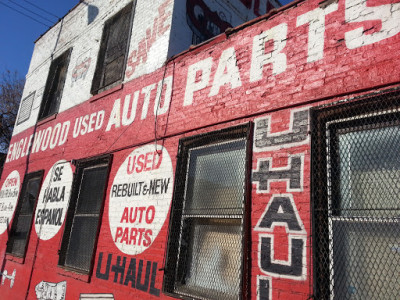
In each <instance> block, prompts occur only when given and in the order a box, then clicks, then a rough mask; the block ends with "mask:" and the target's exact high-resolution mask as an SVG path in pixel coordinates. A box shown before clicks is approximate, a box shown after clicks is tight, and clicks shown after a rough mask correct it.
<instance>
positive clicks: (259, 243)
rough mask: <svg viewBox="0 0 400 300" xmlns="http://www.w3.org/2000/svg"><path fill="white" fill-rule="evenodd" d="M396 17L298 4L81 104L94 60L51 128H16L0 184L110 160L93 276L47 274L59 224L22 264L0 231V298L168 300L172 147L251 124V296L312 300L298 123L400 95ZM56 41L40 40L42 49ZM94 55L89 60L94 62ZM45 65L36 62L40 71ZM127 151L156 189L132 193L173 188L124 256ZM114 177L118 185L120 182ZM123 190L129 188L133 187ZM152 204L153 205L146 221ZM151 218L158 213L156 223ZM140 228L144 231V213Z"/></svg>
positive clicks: (357, 5)
mask: <svg viewBox="0 0 400 300" xmlns="http://www.w3.org/2000/svg"><path fill="white" fill-rule="evenodd" d="M139 3H140V1H138V5H139ZM160 3H161V2H160ZM142 5H144V4H143V2H142ZM121 7H123V5H121ZM138 7H139V6H137V9H138ZM171 9H172V8H171ZM158 12H159V11H158V10H154V12H153V13H154V14H157V13H158ZM166 13H167V12H166ZM168 14H169V13H168ZM399 14H400V3H398V2H390V3H388V2H383V1H378V2H375V3H374V5H370V4H369V3H367V2H366V1H365V0H339V1H338V2H333V3H331V2H329V3H328V2H327V3H326V5H325V4H323V3H322V4H320V1H314V0H311V1H305V2H301V3H299V4H298V5H297V6H296V7H291V8H288V9H286V10H283V11H280V12H278V13H277V14H275V15H273V16H272V17H270V18H269V19H267V20H261V19H260V20H258V21H257V22H255V23H254V24H252V25H247V26H244V27H243V28H241V29H240V30H235V31H234V32H233V33H230V34H229V35H221V36H219V37H217V38H215V39H214V40H212V41H211V42H208V43H206V44H204V45H202V46H200V47H197V48H194V49H192V50H190V51H188V52H186V53H183V54H181V55H179V56H177V57H175V58H173V59H172V60H170V61H168V62H167V63H166V64H165V66H163V67H161V64H155V65H154V68H153V70H151V71H149V72H145V71H143V73H141V74H140V75H138V76H132V79H130V78H129V79H126V80H125V82H124V85H123V87H121V88H119V89H116V90H114V91H113V92H105V93H104V94H100V95H97V96H95V97H92V98H91V97H90V95H89V90H90V83H91V78H92V76H93V72H94V69H91V68H92V66H93V65H95V64H94V59H95V57H93V60H92V63H91V64H90V66H89V69H88V71H87V73H86V75H85V76H83V75H82V76H81V77H80V78H79V79H76V80H75V81H74V83H73V84H71V82H70V84H68V82H67V83H66V86H70V88H68V89H67V88H66V89H65V91H64V95H63V101H62V105H61V106H62V107H63V108H62V109H61V110H60V113H59V114H58V115H57V116H56V117H55V118H53V119H52V118H49V119H48V120H46V121H41V122H40V123H39V124H38V126H37V128H34V127H33V125H34V124H35V122H36V119H35V118H36V116H37V113H36V114H34V113H32V114H31V119H30V120H29V121H26V122H24V123H22V124H21V125H19V126H18V127H17V129H16V131H15V133H14V136H13V139H12V141H11V146H10V150H9V153H8V155H7V162H6V164H5V167H4V171H3V174H4V175H3V178H2V180H1V183H2V184H5V182H6V180H5V178H7V176H8V175H9V174H16V172H18V173H19V174H20V176H21V180H22V178H23V176H24V174H25V172H26V169H27V171H28V172H32V171H37V170H41V169H44V170H45V176H46V174H49V173H50V172H51V170H52V167H53V165H54V164H56V163H57V162H58V161H60V160H65V161H68V162H69V161H71V160H76V159H81V158H87V157H92V156H96V155H100V154H103V153H113V155H114V157H113V163H112V166H111V171H110V176H109V181H108V184H107V191H106V199H105V205H104V212H103V215H102V220H101V228H100V233H99V239H98V244H97V249H96V251H95V260H94V266H93V271H92V273H91V274H90V275H82V274H78V273H74V272H72V271H67V270H65V269H63V268H61V267H58V266H57V262H58V254H57V251H58V249H59V247H60V241H61V238H62V232H63V227H64V226H61V228H60V229H58V230H57V231H52V234H51V235H53V233H54V236H52V237H51V238H49V239H48V240H45V241H44V240H40V239H38V235H37V234H36V233H34V232H32V234H31V235H30V240H29V244H28V248H27V254H26V257H25V260H21V259H18V258H15V257H13V256H10V255H8V254H7V255H6V254H5V244H6V241H7V232H6V230H4V232H3V233H2V234H1V235H0V243H1V245H2V246H1V247H0V256H1V257H5V259H4V260H3V267H4V270H16V271H15V272H16V273H15V274H18V275H17V276H15V278H14V279H13V280H14V284H13V288H10V286H8V285H7V284H4V285H2V286H0V290H1V293H2V295H4V297H7V298H9V299H23V298H25V296H26V295H27V297H28V299H38V296H37V293H36V290H35V287H36V288H37V287H38V286H39V287H40V288H41V289H42V286H43V287H46V289H47V290H48V289H51V288H54V286H55V285H56V284H60V283H63V282H66V292H65V295H66V299H79V297H80V296H81V295H83V294H85V295H89V294H108V295H109V294H112V295H113V298H114V299H125V298H127V297H130V298H135V299H137V298H157V297H162V298H168V297H167V296H166V295H165V294H164V293H163V291H162V280H163V267H164V256H165V251H166V247H167V231H168V213H169V207H170V202H171V200H172V196H171V190H172V185H173V183H174V178H173V177H174V173H173V172H174V171H173V170H175V168H176V162H177V159H176V155H177V153H178V141H179V139H180V138H182V137H187V136H192V135H195V134H199V133H206V132H210V131H214V130H218V129H221V128H227V127H230V126H233V125H236V124H240V123H244V122H248V121H253V122H254V123H255V126H254V140H253V154H252V190H251V207H248V209H250V210H251V215H252V218H251V227H252V228H251V236H250V237H249V238H250V239H251V249H250V250H249V251H250V257H251V260H250V266H249V275H250V281H251V284H250V286H249V290H250V296H251V298H252V299H263V300H264V299H289V298H290V299H308V298H309V297H310V296H311V295H312V293H313V290H312V286H313V282H312V278H313V277H312V276H313V274H312V270H313V268H312V256H311V253H312V249H311V245H312V231H311V220H310V137H309V122H310V121H309V114H308V111H309V108H310V107H313V106H315V105H320V104H324V103H327V102H332V101H337V100H341V99H345V98H349V97H353V96H355V95H360V94H362V93H364V92H365V91H371V90H378V89H381V88H382V87H384V86H388V87H389V86H396V85H397V84H398V83H400V74H399V73H398V72H388V71H387V70H396V69H399V67H400V61H399V60H398V57H397V56H398V54H397V53H399V51H400V34H399V32H400V15H399ZM143 18H145V17H143ZM95 22H96V21H94V22H93V23H95ZM93 23H92V24H93ZM147 24H153V23H151V22H148V21H147ZM172 27H173V25H172ZM56 29H57V27H56ZM56 29H54V32H55V30H56ZM364 29H369V30H368V31H365V30H364ZM54 32H53V31H51V32H49V33H48V34H47V35H46V36H45V37H46V39H48V40H49V41H48V42H49V43H50V41H51V40H52V38H54V36H53V33H54ZM143 36H144V35H143ZM143 36H142V37H140V38H139V39H137V41H140V39H141V38H143ZM97 37H98V38H99V34H97ZM90 38H92V37H90ZM93 38H95V37H93ZM67 40H68V39H67V37H65V42H66V41H67ZM39 42H40V40H39ZM40 43H44V41H43V42H40ZM154 45H155V44H153V47H155V46H154ZM38 47H39V46H38V45H37V48H38ZM77 47H78V46H77ZM89 48H90V47H89ZM38 49H39V48H38ZM78 49H79V47H78ZM131 49H133V47H131ZM60 51H61V50H60ZM74 51H75V46H74V50H73V53H72V56H73V57H76V58H75V59H72V60H71V62H76V63H77V64H73V63H72V64H71V65H70V66H75V65H78V66H81V65H82V62H84V60H83V58H84V57H86V56H85V55H82V53H86V52H84V51H83V49H80V50H77V53H76V54H74ZM61 52H62V51H61ZM90 53H91V55H95V54H96V53H97V50H96V51H95V50H93V51H90ZM165 53H166V52H165ZM74 55H76V56H74ZM39 56H43V57H48V56H49V53H40V51H38V52H37V51H36V50H35V54H34V59H33V62H32V66H38V65H40V64H39V63H38V57H39ZM78 56H79V57H80V58H79V59H77V58H78ZM165 57H166V56H165ZM147 59H148V60H149V57H147ZM163 62H164V61H163ZM128 64H129V61H128ZM84 66H85V65H82V68H84ZM48 67H49V63H45V64H44V65H43V67H42V68H43V70H45V69H46V68H47V69H48ZM32 68H33V69H31V70H30V75H29V77H28V81H27V85H26V88H25V92H24V94H26V95H28V94H30V92H32V91H33V90H37V92H36V96H35V97H36V98H35V104H34V107H36V109H37V107H38V105H39V102H40V97H39V98H38V96H37V95H40V92H38V91H39V90H40V89H41V87H42V85H40V84H36V83H35V82H42V83H43V82H45V79H46V74H45V72H44V71H43V72H42V71H40V72H39V69H37V70H38V71H37V72H38V74H37V75H35V70H36V69H35V68H36V67H32ZM72 69H73V68H70V70H69V72H72ZM127 70H129V68H127ZM82 74H83V73H82ZM78 77H79V76H76V78H78ZM71 80H72V79H71ZM78 85H80V87H76V86H78ZM75 88H77V89H78V90H77V91H76V93H75V90H74V89H75ZM30 144H32V151H31V153H29V149H30V147H29V145H30ZM161 149H162V153H163V154H162V157H163V160H164V159H165V158H166V157H167V156H168V157H169V158H170V160H169V161H168V166H165V167H164V166H163V167H162V168H161V167H160V168H156V167H157V166H158V162H159V161H158V160H157V158H156V157H157V155H158V154H159V151H160V150H161ZM135 151H138V154H139V155H141V154H142V155H143V157H144V158H143V159H144V160H143V165H142V166H141V168H142V169H143V168H144V169H147V171H146V172H148V173H149V174H150V173H152V172H154V174H153V175H154V177H153V176H148V177H146V176H144V177H143V179H141V181H143V182H144V181H146V180H147V181H148V180H154V178H155V179H168V178H170V179H171V180H170V181H169V184H170V185H171V186H168V189H167V192H166V193H164V194H163V196H165V198H163V199H162V200H160V201H163V204H162V205H161V204H157V206H156V205H154V204H150V202H151V201H150V200H149V201H148V203H147V202H146V203H147V204H146V205H143V207H147V209H144V210H143V213H144V214H145V213H148V214H147V221H149V223H146V226H148V228H147V227H146V229H147V230H152V231H154V232H155V231H157V232H158V234H157V235H154V239H152V240H151V243H149V244H148V245H147V246H146V247H142V248H139V247H136V246H135V247H134V246H133V242H132V245H128V246H124V247H122V246H121V245H120V244H121V239H122V238H123V234H124V233H123V231H122V236H121V238H120V239H118V238H117V231H118V226H117V225H115V224H114V223H118V222H119V223H121V220H122V221H126V220H127V219H126V218H124V217H123V216H124V215H123V214H124V211H123V210H122V215H121V212H117V211H116V210H115V211H114V209H113V207H114V204H115V206H117V205H121V203H119V202H118V201H116V200H115V199H113V188H114V186H115V185H117V188H116V190H114V195H118V193H119V192H118V184H120V182H122V181H124V180H123V179H124V177H125V175H126V178H128V175H132V174H133V171H132V170H133V169H132V168H130V169H129V168H128V169H127V164H129V158H131V162H132V159H133V156H134V155H135V153H136V152H135ZM139 152H140V153H139ZM146 156H147V160H146V159H145V157H146ZM28 159H29V165H28V166H26V163H27V160H28ZM145 161H147V162H146V163H145V164H144V162H145ZM162 163H164V161H163V162H162ZM162 163H161V165H162ZM161 165H160V166H161ZM121 170H123V171H124V172H125V173H126V174H124V176H122V177H121V176H120V172H122V171H121ZM131 171H132V174H128V173H129V172H131ZM120 178H122V179H120ZM121 180H122V181H121ZM129 181H132V182H133V183H135V182H136V179H135V178H130V177H129ZM20 184H21V181H20V182H19V183H18V185H20ZM160 187H161V183H160ZM42 189H43V187H42ZM122 190H123V186H122V187H121V190H120V193H123V191H122ZM160 197H161V196H160ZM158 205H159V206H158ZM150 206H154V211H155V215H154V218H153V210H152V209H153V208H151V209H150V210H148V208H149V207H150ZM125 207H126V206H125ZM140 207H142V206H140ZM131 208H135V207H134V206H131ZM158 211H161V212H162V214H161V215H160V217H157V218H156V217H155V216H156V214H157V212H158ZM128 212H129V209H128ZM132 212H133V213H134V211H133V210H132ZM139 212H140V211H139ZM128 217H129V216H128ZM142 217H143V216H142ZM144 218H145V219H144V221H145V222H146V214H145V215H144ZM114 221H115V222H114ZM116 221H118V222H116ZM142 221H143V220H142ZM64 223H65V222H64ZM126 227H127V228H128V227H131V226H126ZM5 229H6V227H5ZM7 276H8V275H7ZM3 278H4V277H3ZM7 278H8V277H7ZM40 284H41V285H40ZM46 284H47V285H46ZM28 286H29V287H30V288H29V290H28V291H27V287H28ZM85 297H86V298H87V296H85Z"/></svg>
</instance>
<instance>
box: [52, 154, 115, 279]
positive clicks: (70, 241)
mask: <svg viewBox="0 0 400 300" xmlns="http://www.w3.org/2000/svg"><path fill="white" fill-rule="evenodd" d="M96 163H98V164H97V165H96ZM108 163H109V158H107V159H100V160H97V161H93V164H92V166H89V164H91V163H90V162H82V163H78V164H77V168H78V170H77V174H78V175H77V177H76V178H75V184H74V189H75V190H74V192H73V195H74V196H73V197H72V200H71V206H70V208H69V211H68V215H67V222H66V224H65V232H64V237H63V241H62V245H61V251H60V259H59V264H60V265H62V266H67V267H71V268H74V269H76V270H80V271H83V272H85V273H88V272H89V271H90V267H91V262H92V257H93V251H94V245H95V244H96V239H97V232H98V225H99V218H100V212H101V208H102V205H103V198H104V192H105V185H106V182H107V175H108Z"/></svg>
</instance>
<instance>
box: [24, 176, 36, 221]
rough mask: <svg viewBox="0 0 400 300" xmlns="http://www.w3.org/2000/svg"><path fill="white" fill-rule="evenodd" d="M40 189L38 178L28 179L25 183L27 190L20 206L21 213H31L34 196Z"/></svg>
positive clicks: (33, 206)
mask: <svg viewBox="0 0 400 300" xmlns="http://www.w3.org/2000/svg"><path fill="white" fill-rule="evenodd" d="M39 190H40V178H39V179H37V180H34V179H33V180H29V181H28V184H27V191H26V193H25V195H24V199H23V202H22V207H21V214H32V213H33V210H34V209H35V204H36V198H37V197H38V194H39Z"/></svg>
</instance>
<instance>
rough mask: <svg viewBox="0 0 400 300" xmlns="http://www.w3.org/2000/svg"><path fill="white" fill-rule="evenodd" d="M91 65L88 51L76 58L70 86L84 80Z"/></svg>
mask: <svg viewBox="0 0 400 300" xmlns="http://www.w3.org/2000/svg"><path fill="white" fill-rule="evenodd" d="M91 63H92V58H91V56H90V50H89V51H86V52H85V53H83V54H81V55H80V56H79V57H78V58H77V60H76V64H75V67H74V68H73V69H72V84H73V83H74V82H76V81H78V80H81V79H85V77H86V74H87V72H88V71H89V68H90V65H91Z"/></svg>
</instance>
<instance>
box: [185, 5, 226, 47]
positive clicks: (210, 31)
mask: <svg viewBox="0 0 400 300" xmlns="http://www.w3.org/2000/svg"><path fill="white" fill-rule="evenodd" d="M186 14H187V23H188V25H189V27H190V29H191V30H192V32H193V34H194V35H195V36H196V37H197V42H201V41H205V40H208V39H210V38H212V37H214V36H216V35H218V34H220V33H222V32H224V31H225V30H226V29H228V28H229V27H232V25H231V24H230V23H229V22H227V20H226V16H224V13H223V12H222V11H220V12H217V11H215V8H214V9H213V8H210V7H209V6H208V5H207V4H206V3H205V2H204V1H203V0H187V1H186Z"/></svg>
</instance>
